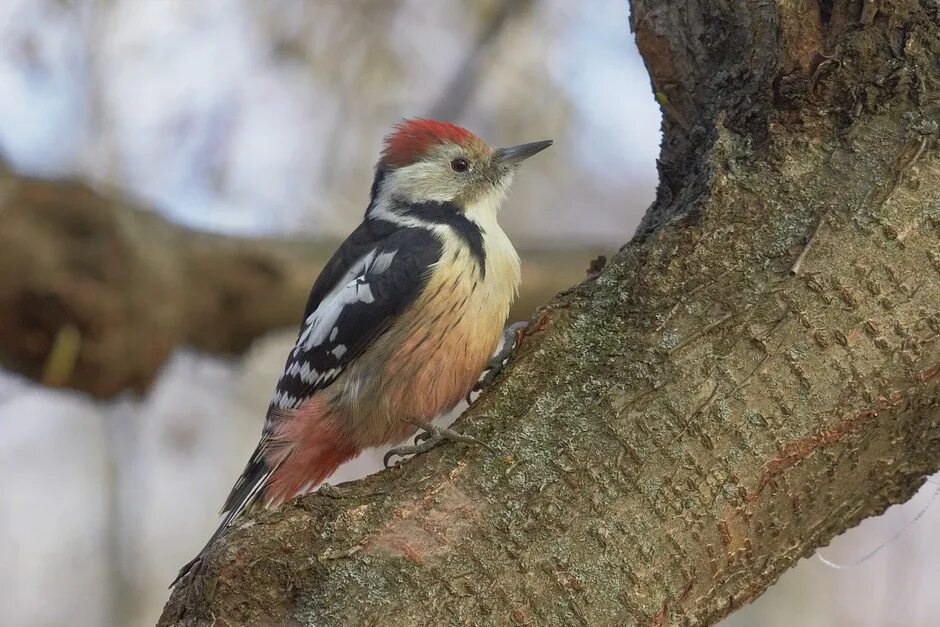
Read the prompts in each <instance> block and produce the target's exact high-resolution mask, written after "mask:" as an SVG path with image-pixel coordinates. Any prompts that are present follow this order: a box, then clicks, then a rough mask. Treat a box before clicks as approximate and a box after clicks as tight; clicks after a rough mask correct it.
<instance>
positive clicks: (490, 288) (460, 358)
mask: <svg viewBox="0 0 940 627" xmlns="http://www.w3.org/2000/svg"><path fill="white" fill-rule="evenodd" d="M495 231H498V232H495ZM495 231H494V232H488V233H487V238H486V273H485V276H482V277H481V275H480V272H479V269H478V266H477V264H476V262H475V261H474V259H473V258H472V256H471V254H470V252H469V250H468V249H467V248H466V246H465V245H464V244H463V243H462V242H461V241H460V240H458V239H456V238H450V237H445V238H444V244H445V245H444V254H443V256H442V262H441V263H439V264H437V265H436V266H435V267H434V268H433V270H432V274H431V277H430V279H429V281H428V285H427V287H426V289H425V290H424V291H423V293H422V297H421V298H420V299H419V300H418V301H417V302H415V304H414V305H413V306H412V307H411V308H409V309H408V310H407V311H406V312H405V313H404V314H402V316H401V317H400V318H399V319H398V320H397V321H396V323H395V325H394V326H393V328H392V329H391V330H390V331H389V332H388V333H387V334H385V335H384V336H383V337H382V338H381V339H380V340H379V341H378V342H376V344H375V345H374V346H373V347H372V348H370V349H369V354H368V355H363V358H362V359H359V360H357V363H356V364H354V365H353V366H352V367H350V369H349V370H348V371H347V372H346V373H344V375H343V376H342V377H341V379H342V382H341V381H337V383H339V384H340V385H339V386H335V387H336V388H337V389H338V390H341V392H340V395H339V397H338V398H336V401H338V403H337V406H342V407H344V408H345V409H346V411H343V413H344V414H345V416H344V418H345V419H344V420H343V422H344V423H345V427H346V428H347V429H349V430H350V436H351V437H352V438H353V439H354V440H356V441H357V442H365V443H366V444H365V445H366V446H369V445H379V444H385V443H394V442H398V441H400V440H401V439H402V438H404V437H407V436H408V435H409V434H410V433H412V432H413V431H414V427H413V426H412V425H410V424H409V423H408V422H406V421H407V420H422V421H429V420H431V419H432V418H434V417H435V416H438V415H440V414H442V413H445V412H447V411H449V410H450V409H452V408H453V407H454V406H456V405H457V404H458V403H459V402H460V401H461V399H463V397H464V396H465V395H466V394H467V392H468V391H469V390H470V388H471V387H472V386H473V385H474V383H476V381H477V379H478V377H479V375H480V372H481V371H482V370H483V368H484V367H485V365H486V363H487V362H488V361H489V358H490V356H491V355H492V354H493V352H494V351H495V350H496V347H497V344H498V343H499V338H500V336H501V335H502V330H503V328H504V325H505V323H506V318H507V316H508V314H509V306H510V305H511V304H512V300H513V298H514V297H515V292H516V290H517V289H518V285H519V258H518V256H517V255H516V252H515V250H514V249H513V248H512V245H511V244H510V243H509V240H508V238H506V236H505V235H504V234H503V232H502V231H501V230H499V229H498V227H497V228H496V229H495Z"/></svg>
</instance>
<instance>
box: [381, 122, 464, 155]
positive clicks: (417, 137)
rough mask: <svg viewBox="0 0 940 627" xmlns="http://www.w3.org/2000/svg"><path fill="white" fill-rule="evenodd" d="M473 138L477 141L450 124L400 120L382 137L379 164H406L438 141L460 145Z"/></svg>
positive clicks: (461, 129) (458, 127) (462, 129)
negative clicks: (382, 143)
mask: <svg viewBox="0 0 940 627" xmlns="http://www.w3.org/2000/svg"><path fill="white" fill-rule="evenodd" d="M473 139H477V138H476V136H475V135H474V134H473V133H471V132H470V131H468V130H467V129H465V128H462V127H460V126H457V125H456V124H451V123H450V122H438V121H437V120H426V119H423V118H415V119H412V120H402V122H400V123H399V124H397V125H396V126H395V130H394V131H392V133H391V134H390V135H389V136H388V137H386V138H385V148H384V149H383V150H382V159H381V161H380V163H381V164H382V165H387V166H392V167H401V166H405V165H409V164H412V163H414V162H415V161H417V160H418V159H420V158H421V157H422V156H423V155H424V154H425V153H426V152H427V151H428V150H429V149H430V148H431V147H432V146H436V145H437V144H440V143H441V142H453V143H455V144H463V143H466V142H467V141H468V140H473Z"/></svg>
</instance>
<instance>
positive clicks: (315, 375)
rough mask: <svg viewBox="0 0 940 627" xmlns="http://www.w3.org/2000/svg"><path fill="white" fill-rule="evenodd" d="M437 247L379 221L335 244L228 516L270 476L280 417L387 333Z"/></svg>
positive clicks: (414, 231)
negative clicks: (270, 451) (269, 453)
mask: <svg viewBox="0 0 940 627" xmlns="http://www.w3.org/2000/svg"><path fill="white" fill-rule="evenodd" d="M441 249H442V246H441V244H440V242H439V241H438V239H437V238H436V237H435V236H434V235H433V234H432V233H431V232H430V231H428V230H426V229H420V228H404V229H403V228H401V227H397V226H395V225H392V224H390V223H387V222H380V221H367V222H364V223H363V224H362V225H360V227H359V228H358V229H356V230H355V231H354V232H353V233H352V234H351V235H350V236H349V237H348V238H347V239H346V241H345V242H343V244H342V245H341V246H340V247H339V249H337V251H336V253H335V254H334V255H333V257H332V259H330V261H329V262H328V263H327V264H326V266H325V267H324V268H323V271H322V272H321V273H320V276H319V278H317V281H316V283H315V284H314V286H313V289H312V290H311V292H310V298H309V299H308V301H307V307H306V310H305V312H304V318H303V323H302V325H301V327H300V332H299V334H298V335H297V341H296V343H295V344H294V348H293V349H292V350H291V352H290V354H289V355H288V357H287V363H286V364H285V366H284V373H283V374H282V375H281V378H280V379H279V380H278V382H277V389H276V390H275V393H274V398H273V399H272V401H271V407H270V409H269V410H268V415H267V419H266V420H265V425H264V433H263V435H262V437H261V442H260V443H259V444H258V448H257V449H256V450H255V453H254V454H253V455H252V456H251V459H250V460H249V461H248V464H247V465H246V466H245V470H244V471H243V472H242V475H241V477H239V479H238V481H237V482H236V483H235V486H234V487H233V488H232V492H231V493H230V494H229V496H228V499H227V500H226V501H225V505H224V506H223V507H222V511H223V512H228V516H227V519H229V520H231V519H234V518H235V517H237V516H238V514H239V513H240V512H241V511H242V510H243V509H244V508H245V507H247V506H248V505H249V504H250V503H251V502H252V501H253V500H254V499H255V498H256V496H257V494H258V491H259V490H261V488H262V487H263V485H264V482H265V480H266V479H267V477H268V476H269V474H270V472H271V470H272V469H271V468H268V466H267V464H266V463H265V451H266V447H267V443H268V441H269V438H270V436H271V434H272V433H273V431H274V430H275V427H276V425H277V421H278V420H279V419H280V417H282V416H283V415H284V414H285V413H286V412H290V411H291V410H293V409H295V408H297V407H298V406H300V404H302V403H303V402H304V401H305V400H306V399H308V398H310V397H311V396H313V395H314V394H315V393H316V392H318V391H320V390H322V389H324V388H326V387H327V386H329V385H330V384H331V383H332V382H333V381H335V380H336V378H337V377H338V376H339V375H340V373H342V372H343V370H344V369H345V368H346V367H347V366H348V365H349V364H350V363H352V361H353V360H355V359H356V358H357V357H359V356H360V355H361V354H362V353H363V351H364V350H365V349H366V348H367V347H368V346H369V345H370V344H371V343H372V342H374V341H375V340H376V339H377V338H378V337H380V336H381V335H382V334H383V333H384V332H385V331H386V330H388V328H389V326H390V325H391V323H392V321H393V320H394V319H395V317H396V316H397V315H398V314H400V313H401V312H403V311H404V310H405V309H406V308H407V307H408V305H410V304H411V303H412V302H413V301H414V299H415V297H416V296H417V295H418V294H419V293H420V292H421V289H422V288H423V287H424V285H425V284H426V283H427V280H428V278H429V275H430V272H431V266H432V265H433V264H434V263H435V262H437V261H438V259H439V257H440V255H441ZM224 524H225V523H223V526H224Z"/></svg>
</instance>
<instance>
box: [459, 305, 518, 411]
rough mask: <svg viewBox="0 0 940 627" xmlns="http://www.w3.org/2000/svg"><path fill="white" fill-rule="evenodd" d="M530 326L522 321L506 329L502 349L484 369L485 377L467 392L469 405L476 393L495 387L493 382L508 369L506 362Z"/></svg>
mask: <svg viewBox="0 0 940 627" xmlns="http://www.w3.org/2000/svg"><path fill="white" fill-rule="evenodd" d="M528 326H529V323H528V322H527V321H525V320H520V321H519V322H513V323H512V324H510V325H509V326H508V327H506V329H505V330H504V331H503V345H502V347H501V348H500V349H499V350H498V351H496V354H494V355H493V356H492V357H491V358H490V361H489V362H488V363H487V364H486V368H484V369H483V376H482V377H481V378H480V380H479V381H477V382H476V383H475V384H474V386H473V387H472V388H470V391H469V392H467V404H471V402H472V401H471V400H470V397H471V396H472V395H473V393H474V392H482V391H483V390H485V389H486V388H488V387H490V386H491V385H493V381H495V380H496V377H497V376H499V373H501V372H502V371H503V368H505V367H506V362H507V361H508V360H509V357H510V355H512V351H513V350H514V349H515V348H516V344H517V343H518V342H519V333H520V332H521V331H524V330H525V329H526V327H528Z"/></svg>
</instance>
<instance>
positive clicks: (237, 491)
mask: <svg viewBox="0 0 940 627" xmlns="http://www.w3.org/2000/svg"><path fill="white" fill-rule="evenodd" d="M266 440H267V439H266V438H263V439H262V440H261V442H260V443H259V444H258V447H257V448H256V449H255V452H254V453H253V454H252V455H251V459H249V460H248V464H247V465H246V466H245V470H243V471H242V474H241V476H240V477H239V478H238V481H236V482H235V486H234V487H233V488H232V491H231V492H230V493H229V495H228V498H227V499H225V505H223V506H222V511H221V512H220V514H224V515H225V517H224V518H223V519H222V522H221V523H220V524H219V528H218V529H216V530H215V533H213V534H212V537H210V538H209V541H208V542H206V545H205V546H204V547H202V550H201V551H199V554H198V555H197V556H196V557H194V558H193V559H191V560H190V561H189V562H188V563H187V564H186V565H185V566H183V567H182V568H181V569H180V572H179V573H178V574H177V575H176V579H174V580H173V583H171V584H170V587H171V588H172V587H173V586H175V585H176V584H177V583H178V582H179V581H180V580H181V579H182V578H183V577H185V576H186V575H187V574H188V573H190V572H192V573H194V574H198V573H199V572H201V570H202V567H203V566H204V564H205V557H206V554H207V553H208V552H209V549H210V548H211V547H212V545H213V544H215V541H216V540H218V539H219V538H220V537H222V535H223V534H224V533H225V530H226V529H227V528H228V526H229V525H230V524H232V523H233V522H234V521H235V520H236V519H237V518H238V517H239V516H240V515H241V514H242V512H244V511H245V510H246V509H248V508H249V507H251V505H253V504H254V503H255V501H257V499H258V497H259V496H260V495H261V492H262V490H263V489H264V486H265V484H266V483H267V481H268V478H269V477H270V476H271V471H272V469H271V468H269V467H268V464H267V462H265V460H264V449H265V445H266V443H267V441H266Z"/></svg>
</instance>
